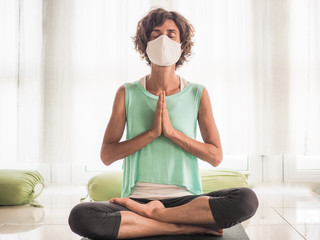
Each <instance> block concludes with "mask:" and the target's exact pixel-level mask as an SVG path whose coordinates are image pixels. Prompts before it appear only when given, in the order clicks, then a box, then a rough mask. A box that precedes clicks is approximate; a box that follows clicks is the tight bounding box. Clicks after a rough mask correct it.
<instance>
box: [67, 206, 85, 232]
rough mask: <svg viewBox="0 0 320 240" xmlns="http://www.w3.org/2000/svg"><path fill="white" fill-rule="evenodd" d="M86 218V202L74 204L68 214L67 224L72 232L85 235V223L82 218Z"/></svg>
mask: <svg viewBox="0 0 320 240" xmlns="http://www.w3.org/2000/svg"><path fill="white" fill-rule="evenodd" d="M85 218H86V204H85V203H80V204H78V205H76V206H75V207H74V208H73V209H72V210H71V212H70V215H69V220H68V222H69V226H70V228H71V230H72V231H73V232H74V233H77V234H79V235H81V236H85V228H86V224H85V222H84V219H85Z"/></svg>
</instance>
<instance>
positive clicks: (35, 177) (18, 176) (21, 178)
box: [0, 169, 44, 207]
mask: <svg viewBox="0 0 320 240" xmlns="http://www.w3.org/2000/svg"><path fill="white" fill-rule="evenodd" d="M36 186H37V187H36ZM43 187H44V180H43V177H42V176H41V175H40V173H38V172H36V171H25V170H9V169H3V170H0V205H7V206H11V205H21V204H27V203H29V204H31V205H33V206H36V207H41V206H40V205H36V204H34V203H33V201H34V199H36V198H37V197H38V196H39V195H40V193H41V192H42V190H43Z"/></svg>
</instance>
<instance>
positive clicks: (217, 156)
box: [210, 149, 223, 167]
mask: <svg viewBox="0 0 320 240" xmlns="http://www.w3.org/2000/svg"><path fill="white" fill-rule="evenodd" d="M222 159H223V153H222V149H218V151H215V152H214V153H213V154H212V156H211V161H210V162H211V164H212V166H214V167H218V166H219V165H220V163H221V162H222Z"/></svg>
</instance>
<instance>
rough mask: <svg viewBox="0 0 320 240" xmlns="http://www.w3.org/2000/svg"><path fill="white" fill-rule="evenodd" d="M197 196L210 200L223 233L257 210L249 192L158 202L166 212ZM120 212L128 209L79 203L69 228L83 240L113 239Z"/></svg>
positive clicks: (233, 190) (236, 190) (238, 190)
mask: <svg viewBox="0 0 320 240" xmlns="http://www.w3.org/2000/svg"><path fill="white" fill-rule="evenodd" d="M199 196H209V197H210V198H209V205H210V209H211V212H212V215H213V218H214V219H215V221H216V224H217V225H218V226H219V227H220V228H224V229H225V228H230V227H232V226H234V225H236V224H238V223H240V222H242V221H244V220H246V219H248V218H250V217H252V216H253V215H254V213H255V212H256V210H257V208H258V199H257V197H256V194H255V193H254V192H253V191H252V190H251V189H250V188H230V189H223V190H219V191H214V192H211V193H207V194H202V195H190V196H184V197H179V198H172V199H164V200H161V202H162V203H163V205H164V206H165V207H166V208H170V207H176V206H181V205H184V204H186V203H188V202H190V201H192V200H193V199H195V198H197V197H199ZM133 200H135V201H137V202H139V203H144V204H145V203H148V202H150V201H151V200H149V199H133ZM120 211H128V209H127V208H125V207H122V206H119V205H117V204H111V203H109V202H89V203H80V204H79V205H77V206H75V207H74V208H73V209H72V211H71V213H70V216H69V225H70V227H71V229H72V231H73V232H75V233H77V234H79V235H81V236H83V237H89V238H92V239H106V238H107V239H115V238H116V237H117V235H118V231H119V226H120V223H121V214H120ZM185 237H187V236H185ZM215 238H217V237H215ZM143 239H146V238H143ZM155 239H160V238H155ZM174 239H177V238H174ZM184 239H186V238H184ZM197 239H201V238H197Z"/></svg>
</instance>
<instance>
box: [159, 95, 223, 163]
mask: <svg viewBox="0 0 320 240" xmlns="http://www.w3.org/2000/svg"><path fill="white" fill-rule="evenodd" d="M168 120H169V115H168V111H167V109H166V107H165V106H164V108H163V121H164V124H165V125H167V126H168ZM169 121H170V120H169ZM198 122H199V127H200V131H201V136H202V139H203V141H204V143H202V142H199V141H196V140H194V139H192V138H190V137H188V136H186V135H185V134H183V133H182V132H179V131H178V130H176V129H174V128H173V127H172V126H171V124H169V127H166V126H163V132H164V134H165V136H166V137H168V138H169V139H170V140H171V141H172V142H174V143H175V144H177V145H178V146H179V147H181V148H182V149H184V150H185V151H187V152H188V153H190V154H192V155H194V156H196V157H197V158H200V159H202V160H204V161H206V162H208V163H210V164H211V165H213V166H215V167H216V166H218V165H219V164H220V163H221V161H222V147H221V143H220V136H219V132H218V129H217V127H216V124H215V121H214V118H213V114H212V108H211V103H210V98H209V94H208V92H207V90H206V89H203V91H202V94H201V100H200V106H199V113H198Z"/></svg>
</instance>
